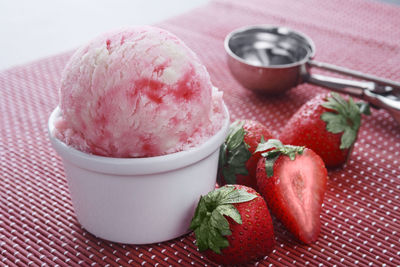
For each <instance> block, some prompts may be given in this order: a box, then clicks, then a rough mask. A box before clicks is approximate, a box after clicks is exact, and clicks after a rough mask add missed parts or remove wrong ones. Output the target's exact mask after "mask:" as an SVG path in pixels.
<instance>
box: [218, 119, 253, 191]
mask: <svg viewBox="0 0 400 267" xmlns="http://www.w3.org/2000/svg"><path fill="white" fill-rule="evenodd" d="M243 125H244V122H243V121H236V122H234V123H232V124H231V126H230V129H229V133H228V136H227V138H226V141H225V142H224V143H223V144H222V146H221V149H220V154H219V163H218V164H219V167H218V170H220V171H222V175H223V176H224V179H225V182H226V183H227V184H235V182H236V174H242V175H248V171H247V169H246V162H247V160H248V159H249V158H250V157H251V152H250V151H249V149H248V145H247V144H246V143H245V142H244V135H245V134H246V132H245V130H244V129H243ZM218 177H220V175H218Z"/></svg>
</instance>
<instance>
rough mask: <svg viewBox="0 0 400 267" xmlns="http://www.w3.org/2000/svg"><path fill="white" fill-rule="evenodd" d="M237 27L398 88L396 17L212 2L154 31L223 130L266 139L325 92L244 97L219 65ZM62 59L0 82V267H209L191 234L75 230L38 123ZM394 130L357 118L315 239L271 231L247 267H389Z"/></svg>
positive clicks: (381, 7) (351, 3) (342, 5)
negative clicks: (205, 82) (227, 120)
mask: <svg viewBox="0 0 400 267" xmlns="http://www.w3.org/2000/svg"><path fill="white" fill-rule="evenodd" d="M249 24H278V25H285V26H288V27H292V28H295V29H298V30H300V31H302V32H304V33H306V34H307V35H309V36H310V37H311V38H312V39H313V40H314V42H315V44H316V47H317V55H316V60H320V61H324V62H329V63H332V64H336V65H340V66H344V67H348V68H352V69H356V70H359V71H363V72H367V73H371V74H374V75H377V76H382V77H384V78H388V79H392V80H397V81H398V80H400V64H399V63H400V27H398V25H400V7H396V6H394V5H388V4H382V3H377V2H370V1H364V0H303V1H290V0H282V1H273V0H249V1H240V0H215V1H211V2H209V3H207V5H205V6H201V7H198V8H195V9H193V10H190V11H188V12H186V13H184V14H181V15H179V16H176V17H172V18H169V19H168V20H165V21H162V22H158V23H156V25H157V26H160V27H162V28H165V29H167V30H169V31H171V32H173V33H174V34H176V35H177V36H179V37H180V38H181V39H183V40H184V41H185V42H186V44H187V45H188V46H189V47H191V48H192V49H193V50H194V51H195V52H196V53H197V54H198V55H199V57H200V58H201V60H202V61H203V63H204V64H205V65H206V67H207V69H208V71H209V73H210V76H211V79H212V81H213V83H214V85H215V86H217V87H218V88H220V90H222V91H223V92H224V100H225V102H226V104H227V106H228V108H229V110H230V113H231V116H232V120H235V119H238V118H247V119H256V120H259V121H261V122H262V123H264V124H265V125H266V126H267V127H269V128H270V129H271V131H272V132H273V133H274V134H276V135H278V134H279V132H280V129H281V128H282V126H283V125H284V122H285V121H287V120H288V119H289V118H290V116H291V115H292V114H293V113H294V112H295V111H296V110H297V109H298V108H299V107H300V106H301V105H302V104H303V103H305V102H306V101H307V100H308V99H310V98H312V97H313V96H314V95H316V94H317V93H320V92H324V91H325V90H324V89H322V88H320V87H317V86H313V85H309V84H302V85H299V86H297V87H296V88H293V89H292V90H290V91H289V92H287V93H286V94H284V95H281V96H277V97H267V96H262V95H256V94H254V93H252V92H250V91H248V90H246V89H244V88H243V87H241V86H240V85H239V84H238V83H237V82H236V81H235V80H234V79H233V77H232V76H231V74H230V72H229V71H228V67H227V65H226V57H225V53H224V49H223V45H222V43H223V39H224V37H225V36H226V34H227V33H229V32H230V31H231V30H233V29H235V28H237V27H240V26H244V25H249ZM72 52H73V51H69V52H65V53H61V54H57V55H53V56H50V57H47V58H44V59H41V60H37V61H34V62H31V63H29V64H24V65H20V66H16V67H13V68H9V69H7V70H4V71H2V72H0V126H1V127H0V178H1V179H0V207H1V209H0V265H11V266H13V265H20V266H26V265H28V264H29V265H32V266H54V265H59V266H74V265H77V264H82V265H100V266H115V265H122V266H127V265H136V266H137V265H144V266H156V265H158V266H169V265H171V266H188V265H195V266H205V265H207V266H214V265H215V264H214V263H212V262H210V261H208V260H207V259H206V258H204V257H203V256H202V255H201V254H200V253H199V252H198V251H197V249H196V247H195V245H194V237H193V234H192V233H190V234H187V235H185V236H182V237H180V238H177V239H174V240H171V241H167V242H163V243H158V244H152V245H143V246H137V245H123V244H117V243H112V242H108V241H105V240H101V239H98V238H96V237H95V236H93V235H91V234H90V233H88V232H87V231H85V230H84V229H82V228H81V227H80V225H79V223H78V222H77V220H76V217H75V215H74V210H73V206H72V202H71V199H70V196H69V192H68V185H67V181H66V179H65V174H64V170H63V165H62V162H61V160H60V158H59V157H58V156H57V154H56V153H55V152H54V150H53V149H52V148H51V146H50V143H49V140H48V136H47V127H46V125H47V119H48V116H49V114H50V112H51V110H52V109H54V107H55V106H56V105H57V102H58V95H57V88H58V83H59V80H60V75H61V71H62V69H63V68H64V66H65V64H66V62H67V60H68V59H69V57H70V56H71V54H72ZM399 155H400V126H399V125H398V124H396V122H395V121H394V119H393V118H392V117H391V116H390V115H389V114H388V113H387V112H386V111H384V110H373V114H372V116H370V117H365V118H363V125H362V127H361V129H360V132H359V138H358V140H357V142H356V144H355V146H354V150H353V154H352V156H351V158H350V160H349V162H348V164H347V165H346V166H344V167H343V168H339V169H332V170H329V181H328V190H327V192H326V195H325V200H324V204H323V210H322V214H321V221H322V228H321V234H320V236H319V239H318V240H317V241H316V242H315V243H314V244H311V245H304V244H301V243H299V242H298V241H297V240H296V239H295V238H294V237H293V236H292V235H291V234H290V233H289V232H288V231H286V230H285V228H284V227H283V226H282V225H281V224H280V223H279V222H277V221H274V231H275V235H276V247H275V249H274V251H273V252H272V253H271V254H270V255H269V256H266V257H265V258H264V259H262V260H260V261H258V262H253V263H250V264H249V265H258V266H270V265H299V266H304V265H311V266H334V265H336V266H352V265H362V266H365V265H372V266H378V265H379V266H383V265H384V266H400V230H399V227H398V224H399V220H400V210H399V206H400V164H399Z"/></svg>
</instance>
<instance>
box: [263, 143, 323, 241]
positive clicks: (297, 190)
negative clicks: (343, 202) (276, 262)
mask: <svg viewBox="0 0 400 267" xmlns="http://www.w3.org/2000/svg"><path fill="white" fill-rule="evenodd" d="M271 148H272V150H271ZM257 150H258V151H265V150H268V152H265V153H262V158H261V159H260V160H259V162H258V165H257V183H258V187H259V190H260V193H261V195H262V196H263V197H264V198H265V200H266V202H267V204H268V207H269V208H270V210H271V212H272V213H273V214H274V215H275V216H276V217H277V219H278V220H280V221H281V222H282V223H283V224H284V225H285V227H286V228H287V229H288V230H289V231H290V232H291V233H292V234H293V235H294V236H296V237H297V238H298V239H299V240H300V241H302V242H304V243H306V244H310V243H312V242H314V241H316V240H317V238H318V235H319V232H320V228H321V226H320V214H321V209H322V203H323V199H324V194H325V191H326V183H327V179H328V176H327V170H326V168H325V165H324V162H323V161H322V159H321V158H320V157H319V156H318V155H317V154H316V153H315V152H313V151H312V150H311V149H308V148H305V147H299V146H291V145H283V144H282V143H281V142H280V141H279V140H274V139H270V140H268V142H266V143H264V144H261V145H260V146H259V148H258V149H257Z"/></svg>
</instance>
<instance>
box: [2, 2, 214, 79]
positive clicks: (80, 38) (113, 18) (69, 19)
mask: <svg viewBox="0 0 400 267" xmlns="http://www.w3.org/2000/svg"><path fill="white" fill-rule="evenodd" d="M207 2H208V0H186V1H185V0H164V1H163V0H0V71H1V70H4V69H7V68H10V67H12V66H15V65H19V64H24V63H27V62H29V61H32V60H36V59H39V58H42V57H47V56H51V55H54V54H57V53H61V52H64V51H67V50H71V49H74V48H76V47H78V46H80V45H81V44H83V43H85V42H86V41H88V40H90V39H92V38H93V37H95V36H96V35H98V34H100V33H102V32H104V31H108V30H111V29H115V28H118V27H121V26H126V25H143V24H154V23H156V22H159V21H162V20H165V19H167V18H169V17H172V16H176V15H179V14H181V13H184V12H187V11H190V10H191V9H193V8H196V7H198V6H201V5H205V4H206V3H207Z"/></svg>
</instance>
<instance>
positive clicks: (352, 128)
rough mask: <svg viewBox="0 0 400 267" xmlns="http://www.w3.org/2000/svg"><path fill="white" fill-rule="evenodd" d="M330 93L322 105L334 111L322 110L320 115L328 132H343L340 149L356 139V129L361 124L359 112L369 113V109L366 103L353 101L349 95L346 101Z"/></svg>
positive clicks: (349, 145)
mask: <svg viewBox="0 0 400 267" xmlns="http://www.w3.org/2000/svg"><path fill="white" fill-rule="evenodd" d="M331 95H332V96H331V97H328V98H327V101H326V102H325V103H323V104H322V106H323V107H325V108H327V109H330V110H333V111H334V112H329V111H327V112H324V113H323V114H322V115H321V120H323V121H324V122H326V130H327V131H328V132H331V133H334V134H338V133H343V135H342V137H341V140H340V141H341V143H340V149H347V148H350V147H351V146H352V145H353V143H354V142H355V140H356V139H357V134H358V129H359V128H360V125H361V114H365V115H370V114H371V111H370V109H369V105H368V103H364V102H360V103H354V101H353V99H352V98H351V97H350V98H349V100H348V101H346V100H345V99H343V98H342V97H341V96H340V95H339V94H337V93H334V92H332V93H331Z"/></svg>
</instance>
